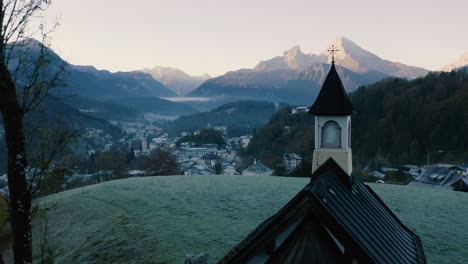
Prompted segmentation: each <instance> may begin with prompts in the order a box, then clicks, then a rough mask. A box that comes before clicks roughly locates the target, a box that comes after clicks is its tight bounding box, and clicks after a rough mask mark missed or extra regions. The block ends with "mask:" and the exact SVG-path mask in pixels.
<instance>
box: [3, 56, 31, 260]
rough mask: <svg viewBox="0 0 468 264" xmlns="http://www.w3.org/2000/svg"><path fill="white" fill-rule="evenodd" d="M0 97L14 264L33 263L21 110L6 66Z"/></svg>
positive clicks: (29, 199) (29, 202)
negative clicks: (6, 157)
mask: <svg viewBox="0 0 468 264" xmlns="http://www.w3.org/2000/svg"><path fill="white" fill-rule="evenodd" d="M0 96H1V97H3V98H2V100H1V105H2V107H1V108H2V110H3V111H2V116H3V125H4V128H5V139H6V145H7V153H8V163H7V164H8V166H7V167H8V169H7V173H8V189H9V192H10V203H9V204H10V222H11V227H12V229H13V253H14V258H15V263H17V264H19V263H21V264H24V263H32V246H31V226H30V220H31V217H30V209H31V195H30V193H29V190H28V184H27V181H26V173H25V168H26V166H27V160H26V146H25V136H24V128H23V111H22V110H21V108H20V106H19V104H18V100H17V97H16V89H15V85H14V84H13V82H12V81H11V78H10V75H9V72H8V70H7V69H6V66H5V65H1V66H0Z"/></svg>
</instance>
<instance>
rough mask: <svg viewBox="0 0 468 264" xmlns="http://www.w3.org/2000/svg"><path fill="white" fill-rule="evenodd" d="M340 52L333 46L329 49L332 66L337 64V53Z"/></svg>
mask: <svg viewBox="0 0 468 264" xmlns="http://www.w3.org/2000/svg"><path fill="white" fill-rule="evenodd" d="M337 51H339V50H338V49H336V48H335V45H332V46H331V48H330V49H328V52H330V54H331V55H332V64H335V52H337Z"/></svg>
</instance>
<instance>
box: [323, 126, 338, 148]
mask: <svg viewBox="0 0 468 264" xmlns="http://www.w3.org/2000/svg"><path fill="white" fill-rule="evenodd" d="M322 148H341V128H340V126H339V125H338V123H336V122H335V121H327V122H326V123H325V124H324V125H323V127H322Z"/></svg>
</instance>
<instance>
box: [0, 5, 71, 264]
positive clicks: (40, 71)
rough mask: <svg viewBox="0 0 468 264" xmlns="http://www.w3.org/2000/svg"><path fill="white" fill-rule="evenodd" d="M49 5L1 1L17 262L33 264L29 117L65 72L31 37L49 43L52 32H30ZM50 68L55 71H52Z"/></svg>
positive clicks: (1, 74)
mask: <svg viewBox="0 0 468 264" xmlns="http://www.w3.org/2000/svg"><path fill="white" fill-rule="evenodd" d="M49 4H50V0H0V29H1V32H0V112H1V114H2V117H3V124H4V129H5V139H6V145H7V173H8V188H9V193H10V200H9V206H10V222H11V227H12V230H13V253H14V260H15V263H32V243H31V241H32V238H31V225H30V221H31V212H30V210H31V186H30V185H29V184H28V180H27V178H26V173H27V171H26V169H27V167H28V159H27V156H26V132H25V126H24V121H25V114H26V113H28V112H30V111H33V110H34V109H36V108H37V107H38V106H39V105H41V103H42V102H43V101H44V99H45V98H46V97H47V96H48V95H49V92H50V91H51V89H53V88H56V87H58V86H60V85H61V81H60V75H61V73H62V72H63V69H64V65H58V64H56V62H55V61H54V60H53V54H51V52H50V50H49V49H48V48H47V47H46V46H45V45H43V44H40V43H38V42H37V41H34V40H31V39H29V37H30V36H32V35H33V34H40V35H41V37H42V41H43V43H47V40H48V39H47V34H48V32H46V31H45V30H44V27H43V26H42V25H41V26H39V27H38V28H37V30H36V31H31V29H30V28H31V20H32V18H35V17H37V16H38V15H40V13H41V12H42V11H44V10H45V9H46V8H47V7H48V6H49ZM51 67H56V68H55V69H54V70H51ZM43 169H44V168H41V169H40V170H43Z"/></svg>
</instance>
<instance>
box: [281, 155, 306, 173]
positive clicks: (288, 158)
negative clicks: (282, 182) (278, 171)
mask: <svg viewBox="0 0 468 264" xmlns="http://www.w3.org/2000/svg"><path fill="white" fill-rule="evenodd" d="M283 163H284V167H285V168H286V171H287V172H291V171H294V170H295V169H297V168H298V167H299V166H300V165H301V163H302V157H301V156H299V155H297V154H296V153H285V154H283Z"/></svg>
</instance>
